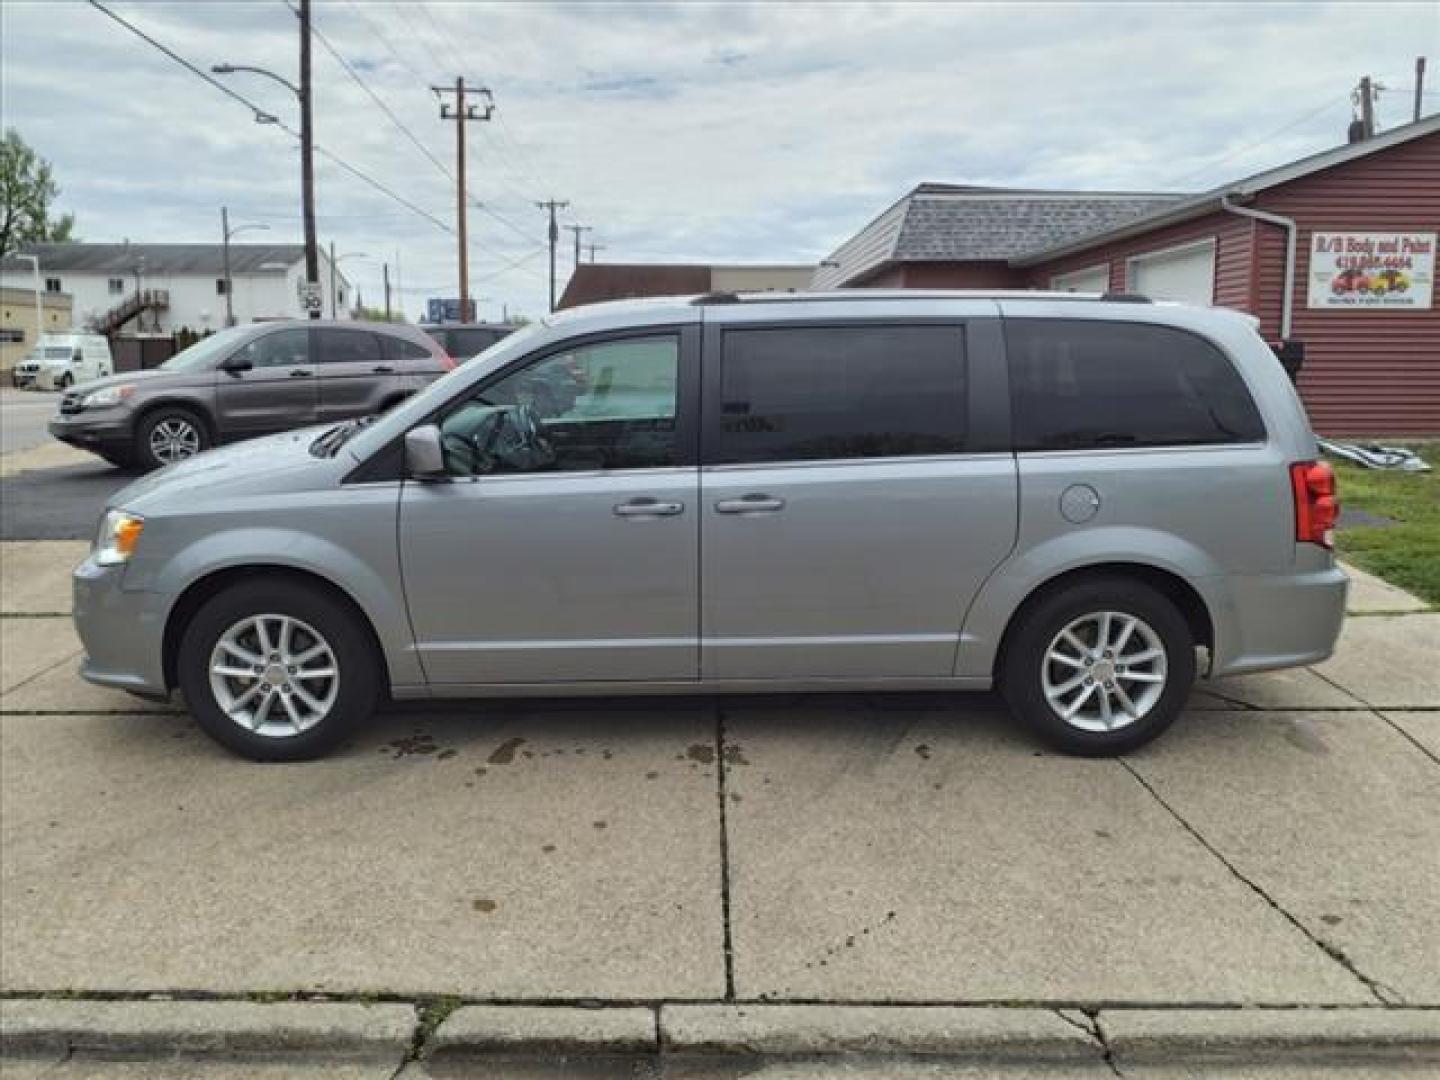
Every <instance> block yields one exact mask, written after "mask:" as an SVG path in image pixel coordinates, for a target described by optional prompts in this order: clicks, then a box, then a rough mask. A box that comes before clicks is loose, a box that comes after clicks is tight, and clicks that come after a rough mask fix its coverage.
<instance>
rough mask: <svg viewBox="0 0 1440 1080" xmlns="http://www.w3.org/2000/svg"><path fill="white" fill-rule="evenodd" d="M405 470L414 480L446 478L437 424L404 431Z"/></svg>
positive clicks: (442, 448) (442, 449)
mask: <svg viewBox="0 0 1440 1080" xmlns="http://www.w3.org/2000/svg"><path fill="white" fill-rule="evenodd" d="M405 472H406V475H408V476H412V477H414V478H415V479H416V480H444V479H447V475H446V472H445V450H444V447H443V446H442V445H441V442H440V428H439V426H438V425H436V424H426V425H425V426H424V427H417V428H411V429H410V430H409V431H407V432H406V433H405Z"/></svg>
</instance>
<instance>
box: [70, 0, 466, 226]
mask: <svg viewBox="0 0 1440 1080" xmlns="http://www.w3.org/2000/svg"><path fill="white" fill-rule="evenodd" d="M88 2H89V4H90V6H91V7H93V8H95V9H96V10H98V11H100V12H102V13H104V14H105V15H107V16H109V17H110V18H111V19H113V20H114V21H115V22H117V23H119V24H120V25H121V26H123V27H124V28H125V29H126V30H129V31H130V32H131V33H132V34H134V35H135V36H136V37H138V38H140V39H141V40H142V41H145V42H146V43H147V44H149V45H151V46H153V47H154V48H156V49H158V50H159V51H160V52H162V53H164V54H165V55H166V56H167V57H169V58H170V59H171V60H173V61H174V62H175V63H177V64H179V65H180V66H181V67H183V68H185V69H186V70H187V71H189V72H190V73H191V74H193V75H198V76H199V77H200V78H202V79H204V80H205V81H206V82H207V83H209V84H210V85H211V86H213V87H215V89H217V90H219V91H220V92H221V93H223V94H224V95H225V96H226V97H230V98H233V99H234V100H236V101H238V102H239V103H240V104H241V105H244V106H245V107H246V108H247V109H249V110H250V111H251V112H252V113H253V114H254V116H255V119H256V120H260V121H262V122H264V123H268V124H274V125H275V126H276V127H278V128H279V129H280V130H281V131H283V132H285V133H286V134H287V135H289V136H290V137H291V138H295V139H298V138H299V137H300V133H299V132H298V131H296V130H295V129H294V128H293V127H291V126H290V125H289V124H287V123H285V122H284V121H283V120H281V119H279V118H278V117H276V116H273V115H271V114H270V113H267V112H265V111H264V110H263V109H261V108H260V107H259V106H258V105H256V104H255V103H254V102H253V101H251V100H250V99H249V98H247V97H245V96H244V95H243V94H239V93H236V92H235V91H234V90H232V89H230V87H228V86H226V85H225V84H224V83H222V82H220V81H219V80H218V79H215V78H212V77H211V76H210V74H209V73H208V72H205V71H202V70H201V69H200V68H198V67H196V66H195V65H194V64H192V63H191V62H190V61H189V60H186V59H185V58H184V57H183V56H181V55H180V54H179V53H177V52H175V51H174V50H173V49H171V48H169V47H168V46H166V45H163V44H161V43H160V42H159V41H156V40H155V39H154V38H153V37H151V36H150V35H149V34H147V33H145V31H143V30H141V29H140V28H139V27H138V26H136V25H135V24H134V23H131V22H129V21H128V20H126V19H124V18H122V17H121V16H119V15H117V14H115V12H113V11H111V10H110V9H109V8H107V7H106V6H105V5H104V4H102V3H100V0H88ZM314 150H315V153H317V154H319V155H321V156H322V157H324V158H325V159H327V160H328V161H330V162H332V163H333V164H335V165H338V166H339V167H340V168H342V169H344V170H345V171H346V172H348V173H349V174H350V175H352V176H354V177H355V178H356V179H357V180H360V181H362V182H364V183H366V184H368V185H369V186H370V187H372V188H374V189H375V190H376V191H378V192H380V193H381V194H382V195H385V196H386V197H387V198H389V199H392V200H394V201H395V202H397V203H399V204H400V205H401V206H403V207H405V208H406V209H408V210H411V211H413V212H414V213H416V214H419V215H420V216H421V217H423V218H425V219H426V220H427V221H430V222H431V223H432V224H434V225H435V226H437V227H438V228H441V229H444V230H445V231H446V232H452V231H453V230H452V229H451V228H450V226H449V225H446V224H445V222H443V221H441V220H440V219H439V218H437V217H436V216H435V215H434V214H432V213H430V212H429V211H428V210H423V209H421V208H420V207H418V206H416V205H415V204H414V203H413V202H411V201H410V200H409V199H407V198H405V197H404V196H403V195H399V194H397V193H396V192H394V191H392V190H391V189H390V188H388V187H386V186H385V185H384V184H382V183H381V182H380V181H379V180H376V179H375V178H374V177H373V176H370V175H369V174H367V173H365V172H363V171H362V170H360V169H358V168H356V167H355V166H354V165H351V164H350V163H349V162H348V161H346V160H345V159H344V158H342V157H340V156H339V155H338V154H334V153H331V152H330V151H329V150H326V149H325V148H324V147H323V146H320V145H319V144H318V143H317V144H315V146H314Z"/></svg>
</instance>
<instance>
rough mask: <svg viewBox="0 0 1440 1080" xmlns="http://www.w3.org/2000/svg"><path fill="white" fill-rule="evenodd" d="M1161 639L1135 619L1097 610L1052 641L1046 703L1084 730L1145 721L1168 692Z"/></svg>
mask: <svg viewBox="0 0 1440 1080" xmlns="http://www.w3.org/2000/svg"><path fill="white" fill-rule="evenodd" d="M1167 671H1168V663H1167V657H1166V653H1165V645H1164V643H1163V642H1162V641H1161V640H1160V635H1159V634H1157V633H1156V632H1155V630H1154V629H1153V628H1152V627H1151V626H1150V624H1149V623H1147V622H1146V621H1145V620H1144V619H1141V618H1139V617H1137V616H1135V615H1130V614H1127V613H1125V612H1120V611H1096V612H1091V613H1089V614H1086V615H1082V616H1080V617H1079V618H1078V619H1075V620H1074V621H1072V622H1071V623H1070V624H1069V625H1067V626H1066V627H1065V628H1064V629H1063V630H1061V631H1060V632H1059V633H1058V634H1056V635H1055V637H1054V638H1053V639H1052V640H1051V642H1050V646H1049V648H1047V649H1046V650H1045V657H1044V660H1043V661H1042V663H1041V683H1042V685H1043V688H1044V691H1045V700H1046V701H1047V702H1049V704H1050V708H1051V709H1053V710H1054V711H1055V714H1056V715H1057V716H1058V717H1060V719H1061V720H1063V721H1065V723H1067V724H1069V725H1071V726H1072V727H1075V728H1079V729H1080V730H1082V731H1100V732H1104V731H1116V730H1118V729H1120V728H1124V727H1128V726H1129V725H1131V724H1133V723H1135V722H1136V721H1137V720H1139V719H1141V718H1142V717H1144V716H1145V715H1146V714H1147V713H1149V712H1150V710H1151V709H1153V708H1154V707H1155V703H1156V702H1157V701H1159V700H1160V697H1161V695H1162V694H1163V693H1164V692H1165V684H1166V673H1167Z"/></svg>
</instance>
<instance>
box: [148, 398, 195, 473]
mask: <svg viewBox="0 0 1440 1080" xmlns="http://www.w3.org/2000/svg"><path fill="white" fill-rule="evenodd" d="M165 424H183V425H188V427H189V429H190V430H191V431H193V432H194V439H195V451H194V453H196V454H198V453H201V452H202V451H205V450H208V449H210V445H211V439H210V429H209V427H208V426H207V425H206V424H205V421H204V420H203V419H201V417H200V416H198V415H197V414H196V413H194V412H192V411H191V410H189V409H184V408H180V407H179V406H174V405H167V406H164V407H162V408H159V409H155V410H154V411H153V412H148V413H146V414H145V415H144V416H143V417H142V418H141V419H140V423H139V424H138V425H136V428H135V449H134V455H135V456H134V460H135V463H136V464H137V465H139V466H140V467H141V468H142V469H144V470H145V471H146V472H149V471H150V470H151V469H159V468H161V467H163V466H165V465H169V464H171V462H170V461H167V460H164V459H163V457H162V456H161V454H159V453H157V451H156V448H155V446H154V444H153V441H152V440H153V439H154V437H155V433H156V430H157V429H159V428H161V426H162V425H165ZM190 456H194V455H193V454H192V455H190ZM174 460H181V459H180V458H175V459H174Z"/></svg>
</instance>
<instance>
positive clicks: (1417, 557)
mask: <svg viewBox="0 0 1440 1080" xmlns="http://www.w3.org/2000/svg"><path fill="white" fill-rule="evenodd" d="M1410 449H1412V450H1414V451H1415V452H1416V453H1418V454H1419V455H1420V456H1421V457H1422V458H1424V459H1425V460H1426V461H1427V462H1428V463H1429V464H1430V467H1431V471H1430V472H1428V473H1402V472H1382V471H1378V470H1374V469H1363V468H1361V467H1360V466H1358V465H1352V464H1350V463H1349V462H1346V461H1340V460H1338V459H1336V458H1327V459H1326V460H1327V461H1329V462H1330V463H1331V464H1332V465H1334V466H1335V471H1336V474H1337V475H1338V477H1339V482H1340V505H1341V506H1342V507H1344V508H1346V509H1350V510H1363V511H1365V512H1366V513H1367V514H1376V515H1379V516H1382V517H1386V518H1390V519H1392V520H1393V522H1394V524H1391V525H1385V526H1350V527H1347V528H1344V529H1341V530H1340V532H1339V534H1338V535H1337V537H1336V541H1335V543H1336V547H1337V548H1338V550H1339V552H1340V555H1341V557H1343V558H1345V559H1347V560H1349V561H1350V562H1353V563H1354V564H1355V565H1356V566H1359V567H1361V568H1362V569H1365V570H1368V571H1370V572H1371V573H1372V574H1378V575H1379V576H1380V577H1382V578H1384V579H1385V580H1386V581H1388V582H1390V584H1392V585H1398V586H1399V587H1400V588H1402V589H1405V590H1406V591H1408V592H1412V593H1414V594H1415V595H1416V596H1418V597H1420V598H1421V599H1423V600H1425V601H1426V602H1427V603H1430V604H1435V605H1440V443H1424V444H1411V445H1410Z"/></svg>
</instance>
